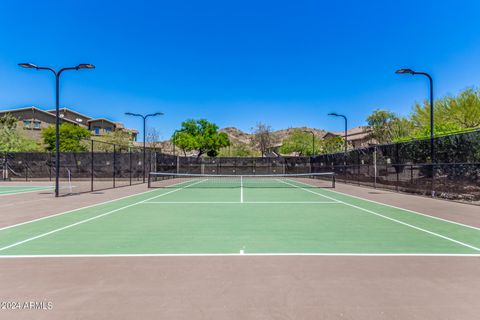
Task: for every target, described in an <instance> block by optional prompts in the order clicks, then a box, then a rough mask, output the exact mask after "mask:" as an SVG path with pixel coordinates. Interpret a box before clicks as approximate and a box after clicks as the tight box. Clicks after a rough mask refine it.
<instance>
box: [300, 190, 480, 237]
mask: <svg viewBox="0 0 480 320" xmlns="http://www.w3.org/2000/svg"><path fill="white" fill-rule="evenodd" d="M295 182H298V183H302V184H305V185H307V186H310V185H309V184H308V183H305V182H300V181H295ZM355 187H358V186H355ZM360 188H363V189H366V188H367V187H362V186H360ZM325 190H326V191H328V192H332V193H335V194H339V195H343V196H347V197H351V198H355V199H359V200H363V201H368V202H371V203H375V204H380V205H382V206H387V207H390V208H394V209H399V210H402V211H407V212H410V213H414V214H417V215H419V216H424V217H427V218H432V219H435V220H440V221H444V222H448V223H452V224H456V225H459V226H462V227H467V228H470V229H474V230H480V228H479V227H475V226H471V225H468V224H464V223H461V222H456V221H452V220H447V219H443V218H440V217H436V216H432V215H429V214H425V213H421V212H418V211H414V210H410V209H405V208H401V207H397V206H394V205H391V204H387V203H383V202H379V201H375V200H370V199H367V198H362V197H358V196H354V195H350V194H348V193H345V192H340V191H336V190H332V189H325ZM430 200H433V199H430Z"/></svg>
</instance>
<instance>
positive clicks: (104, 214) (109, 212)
mask: <svg viewBox="0 0 480 320" xmlns="http://www.w3.org/2000/svg"><path fill="white" fill-rule="evenodd" d="M206 180H207V179H205V180H201V181H197V182H195V183H192V184H189V185H187V186H184V187H181V188H178V189H174V190H172V191H169V192H166V193H162V194H160V195H156V196H154V197H151V198H147V199H145V200H142V201H138V202H134V203H132V204H129V205H126V206H123V207H120V208H117V209H114V210H111V211H108V212H105V213H102V214H99V215H97V216H94V217H91V218H88V219H84V220H80V221H78V222H75V223H72V224H69V225H66V226H64V227H61V228H57V229H54V230H52V231H49V232H45V233H42V234H40V235H38V236H35V237H31V238H28V239H25V240H22V241H18V242H15V243H13V244H11V245H8V246H5V247H1V248H0V251H4V250H7V249H10V248H13V247H16V246H18V245H21V244H23V243H26V242H30V241H33V240H36V239H39V238H43V237H45V236H48V235H50V234H53V233H56V232H59V231H62V230H65V229H69V228H72V227H75V226H77V225H80V224H83V223H86V222H89V221H92V220H95V219H98V218H101V217H104V216H107V215H110V214H112V213H115V212H117V211H120V210H124V209H126V208H130V207H133V206H135V205H137V204H140V203H142V202H146V201H148V200H152V199H155V198H159V197H163V196H166V195H167V194H171V193H174V192H177V191H180V190H183V189H185V188H188V187H191V186H194V185H196V184H199V183H201V182H204V181H206Z"/></svg>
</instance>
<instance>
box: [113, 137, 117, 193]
mask: <svg viewBox="0 0 480 320" xmlns="http://www.w3.org/2000/svg"><path fill="white" fill-rule="evenodd" d="M116 160H117V155H116V148H115V145H113V187H114V188H115V169H116Z"/></svg>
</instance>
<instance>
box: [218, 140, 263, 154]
mask: <svg viewBox="0 0 480 320" xmlns="http://www.w3.org/2000/svg"><path fill="white" fill-rule="evenodd" d="M218 155H219V156H221V157H255V156H258V155H259V153H258V152H256V151H254V150H252V148H251V147H250V146H249V145H248V144H246V143H242V142H234V143H232V144H231V145H230V146H229V147H227V148H222V149H221V150H220V152H219V154H218Z"/></svg>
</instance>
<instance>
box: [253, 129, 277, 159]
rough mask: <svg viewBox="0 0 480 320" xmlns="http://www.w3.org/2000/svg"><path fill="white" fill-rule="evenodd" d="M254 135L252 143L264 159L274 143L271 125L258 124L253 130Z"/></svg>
mask: <svg viewBox="0 0 480 320" xmlns="http://www.w3.org/2000/svg"><path fill="white" fill-rule="evenodd" d="M253 134H254V136H253V139H252V143H253V145H254V146H255V147H256V148H258V150H260V153H261V154H262V157H264V156H265V154H266V153H267V152H268V150H269V149H270V148H271V147H272V145H273V142H274V139H273V136H272V128H271V127H270V126H269V125H266V124H264V123H261V122H258V123H257V124H256V125H255V128H253Z"/></svg>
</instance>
